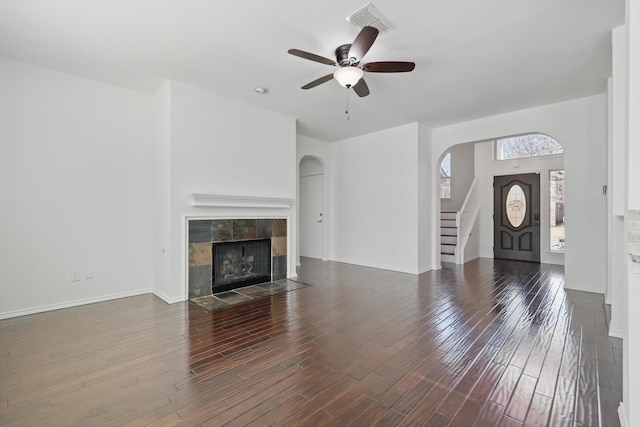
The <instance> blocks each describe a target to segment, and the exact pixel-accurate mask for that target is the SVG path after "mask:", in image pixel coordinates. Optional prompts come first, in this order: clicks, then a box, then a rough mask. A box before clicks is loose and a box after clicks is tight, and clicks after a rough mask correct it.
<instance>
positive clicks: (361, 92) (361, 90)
mask: <svg viewBox="0 0 640 427" xmlns="http://www.w3.org/2000/svg"><path fill="white" fill-rule="evenodd" d="M352 89H353V91H354V92H355V93H356V95H358V96H359V97H360V98H363V97H365V96H367V95H369V86H367V83H366V82H365V81H364V79H360V80H358V83H356V84H355V85H354V86H353V88H352Z"/></svg>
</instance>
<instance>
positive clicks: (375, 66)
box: [287, 26, 416, 97]
mask: <svg viewBox="0 0 640 427" xmlns="http://www.w3.org/2000/svg"><path fill="white" fill-rule="evenodd" d="M378 33H379V31H378V29H377V28H375V27H369V26H367V27H363V28H362V30H360V32H359V33H358V35H357V36H356V38H355V40H354V41H353V43H352V44H343V45H342V46H339V47H338V48H337V49H336V60H335V61H334V60H333V59H329V58H325V57H323V56H319V55H316V54H313V53H309V52H305V51H303V50H299V49H289V50H288V51H287V52H288V53H290V54H291V55H294V56H299V57H300V58H304V59H308V60H310V61H315V62H319V63H321V64H327V65H331V66H337V67H340V68H338V69H337V70H336V71H335V72H333V73H331V74H327V75H326V76H323V77H320V78H319V79H316V80H314V81H312V82H310V83H307V84H306V85H304V86H302V89H311V88H312V87H316V86H318V85H321V84H322V83H326V82H328V81H329V80H332V79H336V80H337V81H338V83H340V84H341V85H342V86H344V87H346V88H347V89H349V88H353V91H354V92H355V93H356V94H357V95H358V96H359V97H363V96H367V95H369V87H368V86H367V83H366V82H365V81H364V78H363V76H364V72H365V71H366V72H368V73H405V72H408V71H413V69H414V68H415V67H416V64H415V63H413V62H404V61H380V62H368V63H366V64H364V65H360V61H361V60H362V58H363V57H364V56H365V55H366V53H367V52H368V51H369V49H370V48H371V46H372V45H373V42H374V41H375V40H376V37H378Z"/></svg>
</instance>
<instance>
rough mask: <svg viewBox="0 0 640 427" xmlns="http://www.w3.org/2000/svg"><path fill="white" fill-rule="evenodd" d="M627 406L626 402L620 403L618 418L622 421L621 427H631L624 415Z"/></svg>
mask: <svg viewBox="0 0 640 427" xmlns="http://www.w3.org/2000/svg"><path fill="white" fill-rule="evenodd" d="M624 409H625V406H624V402H620V405H618V418H619V419H620V427H630V426H629V424H628V423H627V418H626V416H625V415H624V413H625V410H624Z"/></svg>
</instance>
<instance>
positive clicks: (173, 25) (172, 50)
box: [0, 0, 624, 141]
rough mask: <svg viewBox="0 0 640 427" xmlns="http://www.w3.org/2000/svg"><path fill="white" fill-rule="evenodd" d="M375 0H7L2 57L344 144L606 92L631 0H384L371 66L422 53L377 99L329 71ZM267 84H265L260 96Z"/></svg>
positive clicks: (2, 5) (376, 79)
mask: <svg viewBox="0 0 640 427" xmlns="http://www.w3.org/2000/svg"><path fill="white" fill-rule="evenodd" d="M366 2H367V1H366V0H356V1H352V0H340V1H330V0H320V1H301V0H254V1H243V0H232V1H222V0H209V1H204V0H202V1H197V0H192V1H188V0H174V1H171V0H167V1H155V0H154V1H135V0H109V1H87V0H79V1H78V0H76V1H60V0H43V1H30V0H0V54H2V55H4V56H7V57H12V58H16V59H20V60H23V61H27V62H31V63H34V64H39V65H43V66H47V67H51V68H54V69H58V70H62V71H66V72H69V73H73V74H76V75H80V76H85V77H88V78H91V79H95V80H98V81H103V82H107V83H110V84H114V85H118V86H122V87H125V88H128V89H132V90H136V91H142V92H145V93H153V92H154V91H155V90H156V89H157V88H158V87H159V84H160V82H161V81H162V80H163V79H167V78H169V79H175V80H180V81H183V82H186V83H190V84H193V85H195V86H200V87H203V88H206V89H209V90H211V91H213V92H216V93H219V94H222V95H226V96H228V97H231V98H235V99H238V100H240V101H243V102H246V103H249V104H253V105H257V106H260V107H264V108H266V109H269V110H273V111H277V112H280V113H282V114H286V115H288V116H292V117H295V118H296V119H297V121H298V133H301V134H304V135H308V136H312V137H315V138H319V139H321V140H324V141H335V140H338V139H344V138H347V137H351V136H356V135H361V134H365V133H369V132H373V131H377V130H380V129H384V128H388V127H393V126H398V125H401V124H405V123H410V122H415V121H421V122H424V123H426V124H427V125H430V126H442V125H446V124H451V123H457V122H461V121H466V120H470V119H475V118H480V117H486V116H490V115H494V114H499V113H504V112H508V111H514V110H518V109H523V108H528V107H533V106H538V105H544V104H549V103H553V102H558V101H563V100H567V99H573V98H579V97H583V96H589V95H593V94H596V93H603V92H604V91H605V88H606V79H607V77H609V76H611V46H610V44H611V42H610V40H611V36H610V30H611V29H612V28H615V27H617V26H619V25H622V24H623V23H624V0H422V1H419V0H374V1H373V4H374V5H375V6H376V7H377V8H378V9H379V10H380V11H381V12H382V13H383V14H384V15H386V17H387V18H389V19H390V20H391V21H392V22H393V23H394V24H395V25H396V28H395V29H393V30H391V31H390V32H388V33H384V34H380V36H379V37H378V39H377V40H376V42H375V43H374V45H373V47H372V48H371V50H370V51H369V53H368V54H367V55H366V56H365V58H364V60H363V63H364V62H371V61H380V60H392V61H413V62H415V63H416V69H415V71H413V72H412V73H398V74H371V73H368V74H367V73H365V79H366V81H367V83H368V86H369V88H370V90H371V95H369V96H368V97H365V98H358V97H357V96H355V94H354V93H351V94H350V103H351V107H350V120H347V118H346V115H345V114H344V111H345V89H344V88H342V87H341V86H339V85H338V83H337V82H335V81H330V82H328V83H325V84H323V85H320V86H318V87H316V88H313V89H310V90H302V89H300V87H301V86H302V85H304V84H306V83H308V82H310V81H312V80H314V79H316V78H318V77H320V76H323V75H325V74H328V73H330V72H332V71H333V68H332V67H330V66H327V65H323V64H319V63H316V62H311V61H307V60H304V59H301V58H298V57H295V56H292V55H289V54H287V50H288V49H290V48H297V49H301V50H305V51H308V52H312V53H316V54H318V55H321V56H325V57H328V58H334V54H333V52H334V50H335V48H336V47H338V46H339V45H341V44H345V43H351V42H352V41H353V39H354V37H355V36H356V35H357V33H358V31H359V28H357V27H355V26H353V25H352V24H350V23H348V22H347V21H346V20H345V18H346V16H347V15H349V14H351V13H352V12H354V11H355V10H357V9H359V8H360V7H361V6H363V5H364V4H366ZM257 86H266V87H268V88H269V89H270V92H269V94H267V95H259V94H257V93H255V92H254V88H255V87H257Z"/></svg>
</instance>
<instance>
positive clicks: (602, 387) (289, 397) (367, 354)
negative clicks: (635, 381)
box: [0, 258, 622, 427]
mask: <svg viewBox="0 0 640 427" xmlns="http://www.w3.org/2000/svg"><path fill="white" fill-rule="evenodd" d="M298 280H299V281H301V282H304V283H308V284H311V285H312V286H309V287H305V288H302V289H298V290H295V291H292V292H288V293H285V294H278V295H273V296H268V297H265V298H262V299H256V300H252V301H249V302H246V303H243V304H239V305H236V306H231V307H228V308H225V309H221V310H216V311H213V312H210V313H209V312H206V311H204V310H202V309H201V308H200V307H198V306H196V305H194V304H192V303H189V302H183V303H176V304H171V305H167V304H165V303H164V302H163V301H161V300H160V299H158V298H157V297H155V296H153V295H140V296H135V297H130V298H122V299H118V300H113V301H106V302H102V303H97V304H88V305H85V306H79V307H71V308H68V309H62V310H56V311H52V312H46V313H39V314H34V315H29V316H23V317H18V318H12V319H4V320H0V383H1V385H2V386H1V387H0V424H1V425H3V426H5V425H6V426H31V425H38V426H40V425H54V426H57V425H60V426H67V425H87V426H94V425H100V426H120V425H124V426H165V425H182V426H192V425H215V426H219V425H229V426H244V425H252V426H270V425H274V426H294V425H295V426H311V425H332V426H333V425H341V426H342V425H345V426H346V425H350V426H365V425H366V426H372V425H378V426H391V425H393V426H396V425H408V426H414V425H428V426H439V425H442V426H445V425H446V426H449V427H457V426H461V427H469V426H491V427H496V426H501V425H504V426H520V425H527V426H552V427H555V426H563V425H567V426H578V425H580V426H589V427H595V426H601V425H602V426H607V427H609V426H612V427H618V426H619V420H618V417H617V407H618V404H619V400H620V396H621V387H622V385H621V379H622V373H621V369H622V366H621V365H622V363H621V358H622V344H621V341H620V340H616V339H612V338H610V337H608V334H607V323H606V322H607V320H606V319H607V314H606V309H605V305H604V298H603V297H602V295H598V294H593V293H588V292H579V291H573V290H566V289H564V273H563V270H562V267H559V266H551V265H544V264H534V263H523V262H509V261H500V260H488V259H478V260H474V261H472V262H469V263H467V264H465V265H464V266H463V267H456V266H445V267H444V268H443V269H442V270H438V271H429V272H427V273H424V274H421V275H419V276H416V275H411V274H405V273H397V272H392V271H386V270H377V269H374V268H369V267H362V266H355V265H348V264H341V263H335V262H323V261H319V260H313V259H307V258H303V260H302V266H301V268H300V270H299V272H298Z"/></svg>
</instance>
